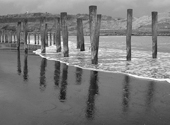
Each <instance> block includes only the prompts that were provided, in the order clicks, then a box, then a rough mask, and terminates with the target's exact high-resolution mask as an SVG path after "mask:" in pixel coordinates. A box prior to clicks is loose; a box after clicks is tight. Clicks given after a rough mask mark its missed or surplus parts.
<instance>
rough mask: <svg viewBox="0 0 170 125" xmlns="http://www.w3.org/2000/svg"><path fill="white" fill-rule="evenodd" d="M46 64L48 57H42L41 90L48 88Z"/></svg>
mask: <svg viewBox="0 0 170 125" xmlns="http://www.w3.org/2000/svg"><path fill="white" fill-rule="evenodd" d="M46 66H47V59H45V58H42V60H41V67H40V90H41V91H44V90H45V88H46V77H45V72H46Z"/></svg>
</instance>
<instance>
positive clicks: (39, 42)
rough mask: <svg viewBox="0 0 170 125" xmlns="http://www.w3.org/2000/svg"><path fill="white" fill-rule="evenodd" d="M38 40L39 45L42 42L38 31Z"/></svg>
mask: <svg viewBox="0 0 170 125" xmlns="http://www.w3.org/2000/svg"><path fill="white" fill-rule="evenodd" d="M37 35H38V40H37V44H38V45H39V44H40V34H39V33H38V34H37Z"/></svg>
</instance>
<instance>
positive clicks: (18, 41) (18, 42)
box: [17, 22, 21, 50]
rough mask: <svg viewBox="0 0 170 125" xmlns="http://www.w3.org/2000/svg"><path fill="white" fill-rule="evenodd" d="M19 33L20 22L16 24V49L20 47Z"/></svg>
mask: <svg viewBox="0 0 170 125" xmlns="http://www.w3.org/2000/svg"><path fill="white" fill-rule="evenodd" d="M20 33H21V22H18V24H17V50H19V49H20Z"/></svg>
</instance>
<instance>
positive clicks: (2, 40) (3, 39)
mask: <svg viewBox="0 0 170 125" xmlns="http://www.w3.org/2000/svg"><path fill="white" fill-rule="evenodd" d="M2 43H4V30H2Z"/></svg>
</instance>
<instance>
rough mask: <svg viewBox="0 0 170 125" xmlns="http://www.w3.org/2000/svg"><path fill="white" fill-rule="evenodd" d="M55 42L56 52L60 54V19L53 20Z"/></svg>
mask: <svg viewBox="0 0 170 125" xmlns="http://www.w3.org/2000/svg"><path fill="white" fill-rule="evenodd" d="M55 23H56V25H55V41H54V43H55V44H56V52H61V35H60V18H59V17H57V18H56V20H55Z"/></svg>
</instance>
